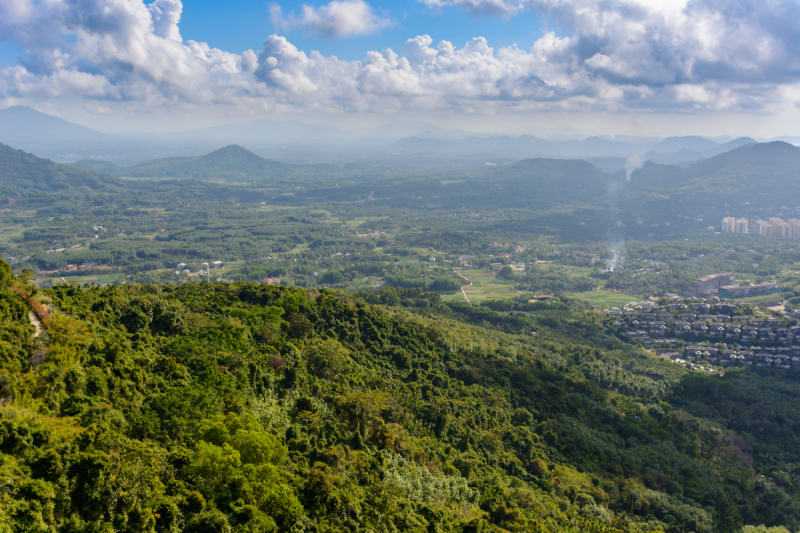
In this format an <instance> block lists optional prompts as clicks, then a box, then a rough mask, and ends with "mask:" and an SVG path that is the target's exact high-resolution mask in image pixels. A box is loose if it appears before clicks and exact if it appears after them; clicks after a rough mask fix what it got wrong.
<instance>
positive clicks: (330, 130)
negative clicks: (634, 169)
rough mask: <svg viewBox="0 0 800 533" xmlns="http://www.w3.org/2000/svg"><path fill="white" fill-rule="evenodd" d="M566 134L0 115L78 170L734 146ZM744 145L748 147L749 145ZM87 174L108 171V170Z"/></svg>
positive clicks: (32, 143)
mask: <svg viewBox="0 0 800 533" xmlns="http://www.w3.org/2000/svg"><path fill="white" fill-rule="evenodd" d="M15 117H16V118H15ZM19 117H25V119H24V122H25V124H24V125H22V126H13V125H14V124H18V123H19V120H20V119H19ZM15 121H16V122H15ZM4 124H5V126H4ZM9 125H11V126H9ZM531 131H538V130H531ZM542 131H543V132H544V133H547V131H545V130H542ZM15 132H22V133H19V134H18V133H15ZM569 133H570V134H569V135H565V136H552V135H550V136H548V137H547V138H542V137H537V136H534V135H529V134H527V133H525V132H522V133H521V134H481V133H476V132H470V131H464V130H450V129H446V128H442V127H439V126H435V125H433V124H430V123H427V122H424V121H395V122H390V123H387V124H383V125H381V126H377V127H358V128H351V129H344V128H340V127H335V126H328V125H320V124H309V123H306V122H303V121H301V120H287V121H280V120H274V119H259V120H254V121H250V122H243V123H238V124H228V125H223V126H215V127H211V128H202V129H197V130H191V131H184V132H177V133H158V134H141V133H139V134H103V133H100V132H96V131H94V130H91V129H90V128H86V127H84V126H79V125H77V124H72V123H70V122H68V121H65V120H63V119H60V118H57V117H54V116H51V115H47V114H44V113H40V112H38V111H35V110H33V109H30V108H24V107H13V108H7V109H4V110H0V141H2V140H3V139H5V142H7V143H8V144H10V145H12V146H17V147H19V148H23V149H25V150H27V151H32V152H34V153H36V154H37V155H39V156H44V157H49V158H54V159H57V160H75V159H79V160H82V161H81V166H88V165H87V163H86V162H85V160H86V159H87V158H91V160H92V161H94V160H96V159H99V160H102V161H112V162H114V163H117V164H121V163H126V164H129V166H130V163H132V162H137V164H138V163H139V162H141V163H144V162H146V161H148V160H152V159H164V158H165V156H168V155H169V154H170V153H171V154H173V155H180V156H182V157H196V156H197V155H199V154H200V153H202V152H204V151H210V150H212V149H213V148H214V147H217V146H224V145H230V144H239V145H244V146H247V148H248V149H249V150H250V151H253V152H255V153H257V154H259V155H261V156H262V157H265V158H267V159H272V160H280V161H284V162H287V161H291V162H293V163H295V164H301V163H302V164H306V163H331V162H335V163H336V164H346V163H349V162H351V161H365V160H366V161H370V160H372V161H379V160H386V162H388V163H389V164H401V162H404V163H407V160H408V157H409V156H413V157H414V158H415V160H417V161H420V162H421V163H423V164H425V165H432V164H433V165H437V164H438V165H440V166H441V165H452V164H453V163H456V164H459V163H461V164H463V163H465V162H467V161H469V162H470V163H469V164H479V160H475V154H483V155H481V159H484V160H487V161H493V162H505V161H508V160H515V159H516V160H520V159H526V158H535V157H551V158H552V157H556V158H582V159H586V158H598V157H618V158H628V157H631V156H632V155H634V154H638V155H639V156H640V158H641V159H643V160H644V159H650V160H653V161H655V162H658V163H667V164H688V163H691V162H695V161H698V160H701V159H704V158H708V157H711V156H713V155H717V154H718V153H721V152H724V151H727V150H729V149H732V148H736V147H737V146H739V145H740V141H741V140H739V139H737V140H734V141H731V142H729V143H725V144H719V143H717V142H716V141H714V140H710V139H706V138H703V137H697V136H687V137H669V138H667V139H661V140H659V141H655V142H654V141H653V140H650V139H648V140H646V142H644V141H645V140H640V141H639V142H637V141H636V139H635V138H627V137H621V139H623V140H615V139H609V138H606V137H600V136H588V137H586V136H584V138H580V137H581V135H580V132H577V131H573V130H570V131H569ZM745 142H752V139H746V141H745ZM143 159H144V160H145V161H143ZM91 168H95V169H103V170H105V171H108V172H115V171H114V169H113V167H110V166H107V165H106V166H102V167H98V166H96V165H95V166H91ZM140 168H141V169H142V171H143V170H144V167H140Z"/></svg>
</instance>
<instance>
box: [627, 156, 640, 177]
mask: <svg viewBox="0 0 800 533" xmlns="http://www.w3.org/2000/svg"><path fill="white" fill-rule="evenodd" d="M640 168H642V160H641V159H639V156H638V155H635V156H633V157H629V158H628V162H627V163H625V179H626V180H628V181H631V175H632V174H633V173H634V172H635V171H637V170H639V169H640Z"/></svg>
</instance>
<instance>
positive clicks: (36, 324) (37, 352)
mask: <svg viewBox="0 0 800 533" xmlns="http://www.w3.org/2000/svg"><path fill="white" fill-rule="evenodd" d="M28 320H29V321H30V323H31V325H32V326H33V329H35V330H36V331H35V332H34V334H33V338H34V339H41V340H42V341H44V342H46V341H48V340H49V336H48V335H47V332H46V331H45V330H44V326H42V321H41V320H39V317H38V316H36V313H34V312H33V311H28ZM45 353H46V350H45V348H44V346H42V343H39V346H37V347H36V348H35V349H34V350H33V355H32V356H31V366H32V367H33V368H36V367H37V366H39V365H41V364H42V363H43V362H44V356H45Z"/></svg>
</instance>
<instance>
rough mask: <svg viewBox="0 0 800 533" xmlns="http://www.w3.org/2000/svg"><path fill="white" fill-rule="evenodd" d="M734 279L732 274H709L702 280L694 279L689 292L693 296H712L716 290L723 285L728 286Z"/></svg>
mask: <svg viewBox="0 0 800 533" xmlns="http://www.w3.org/2000/svg"><path fill="white" fill-rule="evenodd" d="M735 279H736V278H735V277H734V275H733V272H722V273H719V274H710V275H708V276H703V277H702V278H696V279H695V280H694V283H693V284H692V286H691V287H690V288H689V292H690V293H691V294H693V295H695V296H704V295H710V294H714V293H716V292H717V289H719V288H720V287H722V286H724V285H730V284H731V283H732V282H733V281H734V280H735Z"/></svg>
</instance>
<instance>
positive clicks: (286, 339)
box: [0, 261, 800, 533]
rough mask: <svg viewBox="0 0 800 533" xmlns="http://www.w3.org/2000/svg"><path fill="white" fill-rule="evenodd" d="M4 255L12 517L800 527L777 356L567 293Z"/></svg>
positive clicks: (73, 525) (5, 447)
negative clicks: (70, 272)
mask: <svg viewBox="0 0 800 533" xmlns="http://www.w3.org/2000/svg"><path fill="white" fill-rule="evenodd" d="M0 275H1V276H2V280H1V281H0V283H1V284H2V287H0V318H1V319H0V396H2V402H3V406H2V408H0V531H2V532H4V533H6V532H9V533H11V532H14V533H17V532H23V531H24V532H33V531H36V532H40V531H41V532H45V531H58V532H67V531H69V532H111V531H137V532H139V531H144V532H168V531H175V532H177V531H187V532H220V533H221V532H226V533H233V532H271V531H281V532H283V531H286V532H293V533H299V532H320V533H322V532H338V531H365V532H366V531H376V532H378V531H381V532H382V531H386V532H390V531H391V532H394V531H415V532H423V531H427V532H446V531H447V532H449V531H453V532H478V531H483V532H488V531H497V532H499V531H515V532H523V531H524V532H528V531H587V532H613V531H630V532H644V531H665V532H667V531H668V532H690V531H692V532H711V531H731V532H732V531H741V530H742V529H743V528H747V529H748V530H750V531H766V530H767V529H768V528H771V529H770V531H776V532H777V531H786V530H787V529H788V530H789V531H797V530H798V529H800V496H798V488H800V487H798V477H797V476H798V473H800V448H798V446H797V443H798V442H800V441H799V440H798V439H799V438H800V388H798V381H797V377H796V376H795V375H792V374H790V373H785V372H782V371H778V370H764V371H763V372H762V373H756V372H754V371H739V372H737V371H730V372H727V373H726V374H725V375H724V376H718V375H716V376H709V375H698V374H692V373H689V372H688V371H686V370H684V369H683V368H682V367H679V366H677V365H674V364H672V363H669V362H666V361H663V360H661V359H658V358H656V357H653V356H650V355H648V354H646V353H645V352H643V351H641V350H640V349H639V348H636V347H632V346H630V345H628V344H624V343H622V342H620V341H619V339H617V338H616V337H614V335H613V334H612V333H613V332H609V331H606V330H605V329H604V328H603V327H602V326H601V325H600V322H599V321H598V320H597V319H596V318H595V316H594V314H593V313H592V312H590V311H583V310H574V309H571V308H570V307H568V306H567V305H564V304H559V303H557V304H552V305H548V304H529V305H524V306H523V305H520V306H510V307H509V306H495V308H494V309H492V308H489V307H482V306H469V305H466V304H447V303H443V302H442V301H441V297H440V296H439V294H438V293H430V292H426V291H425V290H424V289H423V288H403V287H388V288H384V289H382V290H380V291H377V292H363V293H360V294H358V295H354V294H351V293H348V292H344V291H339V290H332V289H321V290H318V289H301V288H296V287H283V286H266V285H257V284H253V283H247V282H237V283H186V284H183V285H179V286H157V285H136V284H132V285H116V286H108V287H104V288H98V287H93V288H79V287H74V286H68V285H60V286H56V287H53V288H49V289H46V290H41V289H36V288H35V287H34V286H32V285H30V284H28V283H26V279H27V278H29V276H30V273H24V274H23V275H22V277H21V278H20V277H15V276H14V275H13V274H12V273H11V269H10V268H9V267H8V265H7V264H6V263H4V262H1V261H0ZM39 321H41V325H40V323H39ZM34 324H35V326H34ZM532 333H535V336H534V335H532ZM787 372H788V371H787ZM761 525H764V527H763V528H762V527H760V526H761ZM784 528H787V529H784Z"/></svg>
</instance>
